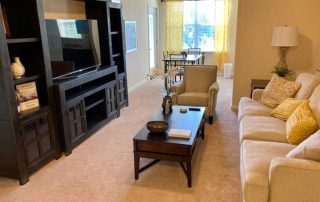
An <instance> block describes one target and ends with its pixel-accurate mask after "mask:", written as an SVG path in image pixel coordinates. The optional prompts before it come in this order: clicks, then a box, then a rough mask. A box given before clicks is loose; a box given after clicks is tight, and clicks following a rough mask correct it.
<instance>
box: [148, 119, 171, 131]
mask: <svg viewBox="0 0 320 202" xmlns="http://www.w3.org/2000/svg"><path fill="white" fill-rule="evenodd" d="M147 128H148V130H149V131H150V132H152V133H163V132H164V131H166V130H167V129H168V128H169V124H168V122H165V121H149V122H148V123H147Z"/></svg>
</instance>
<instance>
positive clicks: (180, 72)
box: [169, 54, 185, 82]
mask: <svg viewBox="0 0 320 202" xmlns="http://www.w3.org/2000/svg"><path fill="white" fill-rule="evenodd" d="M169 57H170V60H171V58H172V60H173V61H172V62H170V66H171V68H172V67H173V68H177V74H176V76H175V78H174V81H175V82H177V77H179V81H181V80H182V77H183V74H184V66H185V61H176V60H174V59H173V58H175V57H181V54H170V55H169Z"/></svg>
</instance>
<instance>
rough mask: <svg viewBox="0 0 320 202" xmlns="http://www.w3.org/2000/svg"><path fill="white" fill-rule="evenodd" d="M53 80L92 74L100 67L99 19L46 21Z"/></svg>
mask: <svg viewBox="0 0 320 202" xmlns="http://www.w3.org/2000/svg"><path fill="white" fill-rule="evenodd" d="M46 26H47V33H48V43H49V51H50V60H51V68H52V77H53V78H61V77H63V76H66V75H76V73H78V74H81V73H84V72H87V71H92V70H93V69H94V68H96V67H98V66H99V65H100V64H101V54H100V44H99V32H98V24H97V20H75V19H48V20H46Z"/></svg>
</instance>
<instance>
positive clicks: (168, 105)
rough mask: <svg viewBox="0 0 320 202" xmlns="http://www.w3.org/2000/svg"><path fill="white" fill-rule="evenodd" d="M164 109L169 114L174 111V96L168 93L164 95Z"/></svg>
mask: <svg viewBox="0 0 320 202" xmlns="http://www.w3.org/2000/svg"><path fill="white" fill-rule="evenodd" d="M162 109H163V113H164V114H169V113H171V112H172V97H171V96H169V95H167V96H164V97H163V100H162Z"/></svg>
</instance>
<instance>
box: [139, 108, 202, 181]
mask: <svg viewBox="0 0 320 202" xmlns="http://www.w3.org/2000/svg"><path fill="white" fill-rule="evenodd" d="M181 107H182V106H173V111H172V112H171V113H170V114H169V115H164V114H163V113H162V109H159V110H158V111H157V112H156V113H155V114H154V115H153V116H152V117H151V119H150V120H151V121H154V120H165V121H167V122H168V123H169V129H168V130H167V132H168V131H169V130H170V128H176V129H186V130H191V131H192V133H191V137H190V138H189V139H181V138H171V137H170V138H169V137H168V135H167V133H163V134H161V135H159V134H153V133H150V132H149V130H148V129H147V128H146V126H144V127H143V128H142V129H141V130H140V131H139V132H138V134H137V135H136V136H135V137H134V138H133V146H134V171H135V179H136V180H137V179H139V173H141V172H143V171H144V170H146V169H147V168H149V167H151V166H152V165H154V164H156V163H157V162H159V161H160V160H169V161H177V162H179V163H180V165H181V167H182V168H183V171H184V172H185V174H186V176H187V179H188V187H191V186H192V172H191V165H192V163H191V161H192V156H193V153H194V150H195V148H196V145H197V141H198V140H199V139H200V138H199V137H202V139H204V111H205V108H204V107H187V106H183V107H184V108H188V112H187V113H180V108H181ZM194 108H195V109H198V111H191V110H192V109H194ZM190 109H191V110H190ZM140 158H150V159H155V160H154V161H152V162H151V163H149V164H147V165H145V166H144V167H142V168H140Z"/></svg>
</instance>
